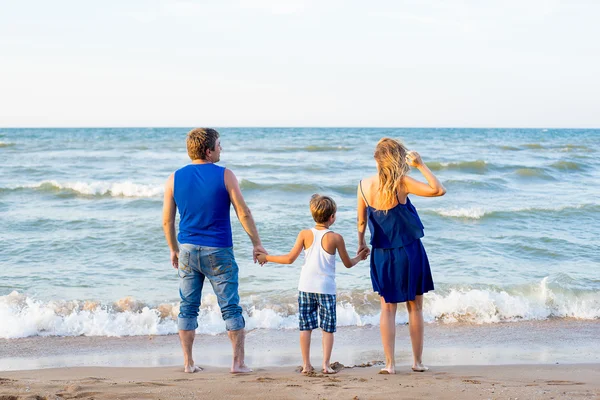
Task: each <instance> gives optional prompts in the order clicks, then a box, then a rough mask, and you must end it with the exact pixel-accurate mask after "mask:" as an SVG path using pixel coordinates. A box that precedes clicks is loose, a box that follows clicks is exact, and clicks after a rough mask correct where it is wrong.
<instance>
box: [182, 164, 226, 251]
mask: <svg viewBox="0 0 600 400" xmlns="http://www.w3.org/2000/svg"><path fill="white" fill-rule="evenodd" d="M173 197H174V198H175V203H176V204H177V209H178V210H179V217H180V220H179V234H178V235H177V240H178V241H179V243H182V244H183V243H189V244H195V245H197V246H206V247H231V246H233V239H232V235H231V218H230V214H229V211H230V208H231V199H230V198H229V193H228V192H227V189H226V187H225V168H223V167H219V166H218V165H215V164H190V165H187V166H185V167H183V168H180V169H178V170H177V171H175V177H174V184H173Z"/></svg>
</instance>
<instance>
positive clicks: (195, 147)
mask: <svg viewBox="0 0 600 400" xmlns="http://www.w3.org/2000/svg"><path fill="white" fill-rule="evenodd" d="M218 138H219V132H217V131H216V130H214V129H211V128H196V129H192V130H191V131H189V132H188V134H187V139H186V141H185V143H186V145H187V152H188V156H190V158H191V159H192V161H193V160H206V150H213V151H214V150H215V146H216V144H217V139H218Z"/></svg>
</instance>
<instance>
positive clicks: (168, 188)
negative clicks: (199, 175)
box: [163, 174, 179, 269]
mask: <svg viewBox="0 0 600 400" xmlns="http://www.w3.org/2000/svg"><path fill="white" fill-rule="evenodd" d="M174 177H175V174H171V176H169V179H167V183H166V184H165V197H164V200H163V231H164V232H165V238H166V239H167V244H168V245H169V249H170V250H171V264H172V265H173V268H175V269H177V268H178V267H179V246H178V245H177V237H175V212H176V210H177V205H176V204H175V198H174V197H173V181H174Z"/></svg>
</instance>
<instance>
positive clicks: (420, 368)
mask: <svg viewBox="0 0 600 400" xmlns="http://www.w3.org/2000/svg"><path fill="white" fill-rule="evenodd" d="M412 370H413V371H415V372H426V371H429V368H428V367H426V366H424V365H423V364H420V363H419V364H415V365H413V366H412Z"/></svg>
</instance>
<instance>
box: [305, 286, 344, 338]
mask: <svg viewBox="0 0 600 400" xmlns="http://www.w3.org/2000/svg"><path fill="white" fill-rule="evenodd" d="M317 313H318V315H319V317H318V318H319V319H320V320H321V324H320V326H321V329H323V330H324V331H325V332H329V333H333V332H335V325H336V313H335V294H323V293H307V292H302V291H300V292H298V314H299V318H298V319H299V325H300V330H301V331H311V330H313V329H317V326H319V324H318V320H317Z"/></svg>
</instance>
